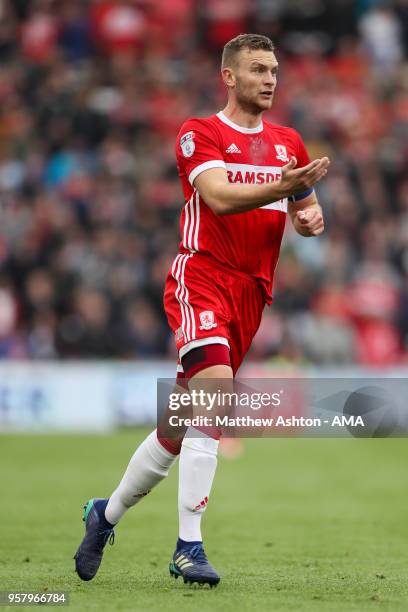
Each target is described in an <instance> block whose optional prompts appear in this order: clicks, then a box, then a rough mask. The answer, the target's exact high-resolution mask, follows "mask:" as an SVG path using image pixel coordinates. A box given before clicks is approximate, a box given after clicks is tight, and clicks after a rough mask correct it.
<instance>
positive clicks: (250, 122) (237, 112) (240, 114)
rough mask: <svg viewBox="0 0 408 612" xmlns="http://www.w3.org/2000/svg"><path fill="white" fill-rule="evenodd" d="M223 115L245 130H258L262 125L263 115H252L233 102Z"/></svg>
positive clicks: (229, 103) (228, 105)
mask: <svg viewBox="0 0 408 612" xmlns="http://www.w3.org/2000/svg"><path fill="white" fill-rule="evenodd" d="M222 113H223V114H224V115H225V117H227V119H229V120H230V121H232V122H233V123H236V124H237V125H239V126H240V127H243V128H256V127H258V126H260V125H261V123H262V113H258V114H257V115H252V114H250V113H248V112H247V111H245V110H243V109H242V108H240V107H239V106H237V105H236V104H231V102H228V104H227V106H226V107H225V108H224V110H223V111H222Z"/></svg>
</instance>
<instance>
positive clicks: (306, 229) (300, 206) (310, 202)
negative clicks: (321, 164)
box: [288, 130, 327, 237]
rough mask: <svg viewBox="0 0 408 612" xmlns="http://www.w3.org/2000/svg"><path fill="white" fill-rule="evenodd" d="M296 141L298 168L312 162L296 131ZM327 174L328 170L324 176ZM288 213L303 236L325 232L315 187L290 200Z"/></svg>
mask: <svg viewBox="0 0 408 612" xmlns="http://www.w3.org/2000/svg"><path fill="white" fill-rule="evenodd" d="M291 132H292V137H293V138H294V141H295V147H296V149H297V150H296V155H297V160H298V167H302V166H306V165H307V164H308V163H309V162H310V158H309V154H308V152H307V150H306V146H305V144H304V142H303V140H302V137H301V136H300V134H299V133H298V132H297V131H296V130H291ZM326 173H327V169H326V171H325V173H324V174H326ZM288 213H289V215H290V218H291V220H292V223H293V226H294V228H295V230H296V231H297V233H298V234H300V235H301V236H306V237H309V236H319V235H320V234H321V233H322V232H323V231H324V219H323V211H322V208H321V206H320V205H319V202H318V201H317V196H316V193H315V190H314V189H313V187H311V188H310V189H308V191H305V192H304V193H302V194H299V195H295V196H293V197H292V198H289V201H288Z"/></svg>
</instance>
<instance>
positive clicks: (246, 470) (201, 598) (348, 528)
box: [0, 430, 408, 612]
mask: <svg viewBox="0 0 408 612" xmlns="http://www.w3.org/2000/svg"><path fill="white" fill-rule="evenodd" d="M145 433H146V432H145V431H142V430H132V431H126V432H120V433H116V434H112V435H108V436H73V435H72V436H62V435H61V436H60V435H53V436H52V435H49V436H40V435H39V436H28V435H24V436H23V435H22V436H11V435H10V436H8V435H7V436H6V435H5V436H1V437H0V480H1V483H2V487H1V496H0V525H1V527H0V531H1V537H0V590H13V591H27V590H28V591H37V590H40V591H42V590H43V589H47V590H48V592H53V591H67V592H69V594H70V605H69V607H68V609H69V610H81V611H82V610H98V611H104V610H106V611H111V610H151V611H156V610H158V611H159V610H160V611H163V612H172V611H177V612H180V610H183V611H184V610H187V611H189V610H194V611H196V610H200V612H202V611H207V610H208V611H210V610H211V611H218V610H219V611H222V612H228V611H233V612H237V611H241V610H256V611H263V610H265V611H266V610H273V611H285V612H286V611H288V610H296V611H303V610H306V611H309V610H317V611H324V612H336V611H338V610H341V611H345V612H349V611H354V610H356V611H358V612H362V611H365V610H393V611H394V610H407V609H408V579H407V576H408V559H407V557H408V513H407V505H408V504H407V463H408V461H407V460H408V445H407V441H406V440H402V439H400V440H397V439H395V440H378V439H377V440H333V439H332V440H312V439H308V440H305V439H303V440H302V439H285V440H283V439H281V440H272V439H269V440H246V441H245V442H244V449H245V450H244V453H243V455H242V456H241V457H240V458H239V459H236V460H226V459H223V458H221V459H220V461H219V466H218V471H217V475H216V480H215V486H214V488H213V492H212V495H211V500H210V505H209V508H208V511H207V513H206V515H205V517H204V533H205V544H206V551H207V553H208V556H209V558H210V560H211V562H212V563H213V564H214V566H215V567H216V568H217V570H218V571H219V572H220V574H221V577H222V580H221V583H220V585H219V586H218V587H217V589H213V590H210V589H209V588H207V587H205V588H199V587H191V586H186V585H184V584H183V582H182V581H181V580H180V579H179V580H177V581H175V580H174V579H171V578H170V576H169V574H168V562H169V560H170V556H171V554H172V552H173V549H174V544H175V540H176V536H177V509H176V503H177V487H176V485H177V468H173V471H172V473H171V475H170V476H169V478H168V479H167V480H166V481H165V482H163V483H162V484H161V485H160V486H159V487H157V488H156V489H155V490H154V491H153V492H152V493H151V494H150V495H149V496H148V497H147V498H146V499H144V500H142V502H141V503H140V504H139V505H138V506H137V507H136V508H134V509H132V510H131V511H130V512H128V514H127V515H126V516H125V517H124V519H123V521H122V522H121V524H120V526H119V527H118V528H117V538H116V542H115V545H114V546H113V547H108V550H107V552H106V555H105V558H104V561H103V563H102V567H101V570H100V572H99V573H98V575H97V577H96V578H95V580H93V581H92V582H89V583H83V582H81V581H80V580H79V578H78V577H77V576H76V574H75V573H74V571H73V567H74V564H73V560H72V557H73V554H74V552H75V550H76V548H77V546H78V544H79V542H80V540H81V538H82V535H83V523H82V521H81V510H82V504H83V503H84V502H85V501H86V500H87V499H88V498H89V497H93V496H107V495H108V494H109V493H110V491H111V490H112V488H113V487H114V486H115V484H116V483H117V481H118V479H119V477H120V476H121V473H122V471H123V469H124V467H125V466H126V464H127V461H128V459H129V457H130V455H131V454H132V453H133V450H134V448H135V447H136V445H137V444H138V442H139V441H140V440H141V439H142V438H143V436H144V435H145Z"/></svg>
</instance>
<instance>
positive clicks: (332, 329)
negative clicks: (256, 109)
mask: <svg viewBox="0 0 408 612" xmlns="http://www.w3.org/2000/svg"><path fill="white" fill-rule="evenodd" d="M0 11H1V12H0V19H1V21H0V24H1V27H0V62H1V75H0V142H1V145H0V196H1V209H0V215H1V236H0V266H1V267H0V356H1V357H2V358H3V359H8V360H25V359H30V360H52V359H67V358H79V359H92V358H96V359H107V358H115V359H116V358H119V359H135V358H136V359H145V358H158V357H160V358H163V357H164V358H170V359H174V356H175V353H174V347H173V344H174V342H173V340H172V338H171V336H170V333H169V330H168V328H167V324H166V321H165V318H164V313H163V308H162V291H163V282H164V278H165V275H166V273H167V271H168V269H169V267H170V264H171V261H172V258H173V257H174V254H175V253H176V252H177V244H178V235H179V232H178V223H179V211H180V208H181V206H182V205H183V202H182V195H181V189H180V187H179V183H178V178H177V172H176V167H175V158H174V140H175V135H176V133H177V131H178V129H179V127H180V125H181V123H182V122H183V121H184V120H185V119H186V117H189V116H195V115H198V116H205V115H208V114H211V113H213V112H214V111H216V110H217V109H221V108H222V107H223V105H224V103H225V91H224V87H223V85H222V83H221V80H220V78H219V61H220V50H221V48H222V45H223V43H224V42H225V41H226V40H228V39H229V38H231V37H232V36H234V35H236V34H238V33H240V32H243V31H257V32H259V33H266V34H268V35H270V36H271V37H272V38H273V39H274V40H275V41H276V45H277V50H278V51H277V53H278V56H279V61H280V63H281V71H280V76H279V84H278V91H277V95H276V98H275V102H274V107H273V109H272V113H271V119H272V120H273V121H274V122H276V123H282V124H285V125H292V126H294V127H296V128H297V129H298V130H299V131H300V132H301V134H302V135H303V137H304V139H305V141H306V143H307V146H308V148H309V151H310V153H311V155H312V156H318V155H329V156H330V157H331V159H332V167H331V170H330V173H329V175H328V177H327V179H326V180H325V181H324V182H323V183H322V185H321V186H320V187H319V188H318V191H319V197H320V199H321V201H322V203H323V206H324V211H325V215H326V219H327V229H326V233H325V235H324V236H323V237H322V238H320V239H319V240H304V239H302V238H301V237H300V236H297V235H296V234H295V233H294V232H293V231H291V228H290V227H289V225H290V224H288V227H287V232H286V240H285V246H284V251H283V256H282V258H281V260H280V264H279V268H278V276H277V282H276V288H275V304H274V307H273V308H271V309H267V311H266V312H265V316H264V320H263V323H262V326H261V329H260V331H259V334H258V336H257V338H256V341H255V342H254V346H253V350H252V354H251V357H252V358H253V359H263V360H265V359H273V358H275V359H281V360H282V359H285V360H289V361H291V362H293V361H294V362H311V363H317V364H334V365H336V364H349V363H355V364H358V365H364V366H365V365H370V366H371V365H375V366H388V365H390V364H397V363H398V364H401V363H406V362H407V346H408V344H407V342H408V177H407V173H406V170H407V156H408V146H407V129H408V128H407V118H408V100H407V89H408V66H407V62H406V57H407V38H408V37H407V27H408V25H407V23H408V18H407V11H408V7H407V3H406V1H405V0H395V1H394V2H387V3H384V2H379V1H377V0H359V1H351V0H332V1H331V2H322V0H302V1H301V2H297V1H295V0H294V1H292V2H282V1H280V0H275V1H272V0H271V1H267V0H257V1H249V0H239V1H235V0H223V1H219V0H208V1H205V2H195V1H194V0H174V1H172V2H171V3H169V2H167V1H166V0H154V1H153V0H134V1H133V0H132V1H122V0H120V1H119V0H114V1H113V0H112V1H111V0H109V1H94V2H89V1H88V2H83V1H79V0H69V1H58V2H56V1H52V0H36V1H30V0H13V2H9V1H8V0H2V2H1V3H0Z"/></svg>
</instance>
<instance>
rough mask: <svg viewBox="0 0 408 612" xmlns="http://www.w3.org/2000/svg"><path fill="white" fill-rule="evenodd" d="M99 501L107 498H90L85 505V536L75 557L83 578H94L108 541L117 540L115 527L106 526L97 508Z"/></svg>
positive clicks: (110, 542) (83, 517) (77, 569)
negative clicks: (96, 503) (96, 504)
mask: <svg viewBox="0 0 408 612" xmlns="http://www.w3.org/2000/svg"><path fill="white" fill-rule="evenodd" d="M99 501H105V500H99V499H90V500H89V502H88V503H87V504H85V506H84V513H83V516H82V520H83V521H84V522H85V537H84V539H83V540H82V542H81V544H80V546H79V548H78V550H77V551H76V553H75V557H74V559H75V570H76V572H77V574H78V576H79V577H80V578H81V579H82V580H92V578H94V576H95V575H96V572H97V571H98V569H99V566H100V564H101V561H102V555H103V549H104V548H105V546H106V543H107V542H109V544H111V545H112V544H113V543H114V541H115V532H114V531H113V528H112V527H107V526H106V524H107V522H106V521H104V519H103V518H101V516H100V515H99V514H98V512H97V510H96V508H95V502H99ZM106 501H107V500H106ZM108 525H109V523H108Z"/></svg>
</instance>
